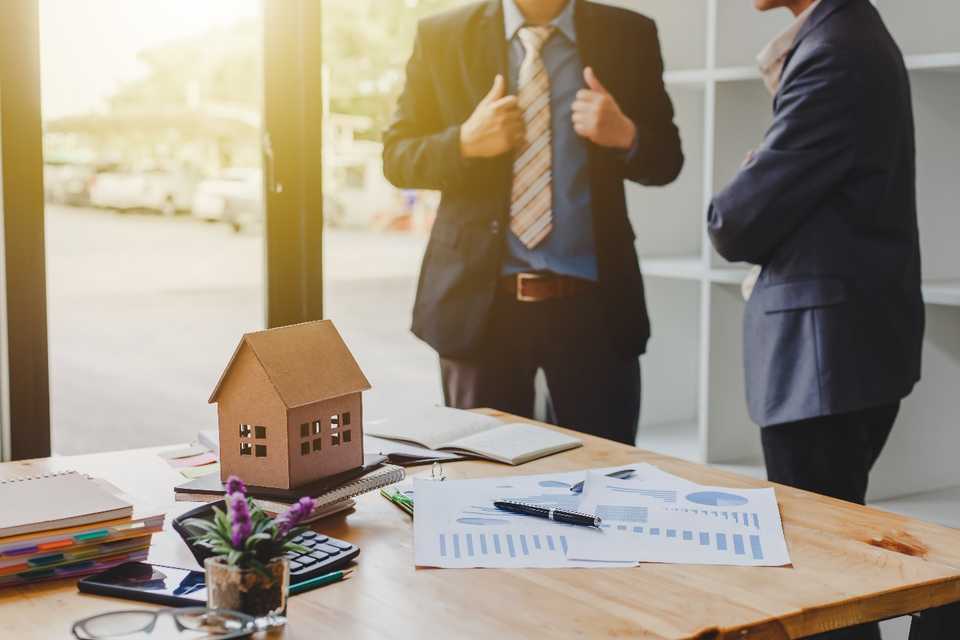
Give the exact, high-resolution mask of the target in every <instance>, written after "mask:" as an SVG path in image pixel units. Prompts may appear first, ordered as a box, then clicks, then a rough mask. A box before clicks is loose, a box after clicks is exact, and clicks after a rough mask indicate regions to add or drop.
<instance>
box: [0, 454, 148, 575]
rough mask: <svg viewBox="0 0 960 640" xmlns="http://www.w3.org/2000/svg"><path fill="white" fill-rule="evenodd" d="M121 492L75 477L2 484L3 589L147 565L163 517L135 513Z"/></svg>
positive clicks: (0, 562) (45, 477)
mask: <svg viewBox="0 0 960 640" xmlns="http://www.w3.org/2000/svg"><path fill="white" fill-rule="evenodd" d="M116 493H117V492H116V489H114V488H112V487H110V486H109V485H107V484H106V483H102V482H100V481H97V480H93V479H90V478H87V477H86V476H82V475H80V474H77V473H74V472H65V473H56V474H48V475H43V476H35V477H30V478H17V479H12V480H6V481H0V504H2V505H4V509H3V510H2V512H0V586H6V585H13V584H23V583H29V582H37V581H41V580H51V579H55V578H64V577H69V576H77V575H84V574H88V573H94V572H97V571H100V570H102V569H105V568H108V567H111V566H114V565H117V564H120V563H122V562H127V561H129V560H145V559H146V557H147V552H148V550H149V548H150V541H151V536H152V534H153V533H155V532H157V531H160V530H161V529H162V528H163V520H164V516H163V515H162V514H160V515H145V514H138V513H134V512H133V509H132V508H131V506H130V504H129V502H127V501H126V500H125V499H124V498H122V497H120V496H118V495H116Z"/></svg>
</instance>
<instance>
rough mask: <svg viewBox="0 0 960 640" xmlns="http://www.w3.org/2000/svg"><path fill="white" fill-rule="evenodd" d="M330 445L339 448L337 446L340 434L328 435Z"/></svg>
mask: <svg viewBox="0 0 960 640" xmlns="http://www.w3.org/2000/svg"><path fill="white" fill-rule="evenodd" d="M330 444H331V445H333V446H334V447H339V446H340V434H339V433H331V434H330Z"/></svg>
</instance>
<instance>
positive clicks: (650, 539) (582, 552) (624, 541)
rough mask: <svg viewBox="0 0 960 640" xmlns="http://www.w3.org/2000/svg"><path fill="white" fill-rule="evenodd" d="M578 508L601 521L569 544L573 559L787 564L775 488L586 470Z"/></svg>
mask: <svg viewBox="0 0 960 640" xmlns="http://www.w3.org/2000/svg"><path fill="white" fill-rule="evenodd" d="M579 508H580V510H581V511H584V512H586V513H595V514H596V515H597V516H599V517H600V518H602V520H603V524H602V525H601V527H600V529H599V530H588V533H589V534H590V535H582V536H578V537H577V538H576V540H573V541H571V544H570V548H569V550H568V554H567V555H568V557H569V558H571V559H578V560H583V561H626V560H630V559H633V560H636V561H638V562H669V563H681V564H724V565H742V566H784V565H789V564H790V554H789V552H788V549H787V544H786V539H785V537H784V535H783V524H782V522H781V520H780V510H779V507H778V506H777V499H776V495H775V493H774V490H773V488H767V489H733V488H726V487H710V486H703V485H698V484H695V483H692V482H690V481H688V480H684V479H682V478H677V477H675V476H671V475H670V474H667V473H664V472H660V474H659V475H658V476H657V477H650V476H648V477H646V478H644V479H639V480H636V479H628V480H619V479H615V478H610V477H606V476H604V475H603V474H597V473H592V472H591V473H588V474H587V479H586V482H585V483H584V489H583V498H582V500H581V502H580V505H579Z"/></svg>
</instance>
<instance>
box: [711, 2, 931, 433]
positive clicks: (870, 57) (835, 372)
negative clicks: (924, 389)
mask: <svg viewBox="0 0 960 640" xmlns="http://www.w3.org/2000/svg"><path fill="white" fill-rule="evenodd" d="M773 111H774V120H773V124H772V125H771V127H770V129H769V130H768V131H767V134H766V137H765V139H764V141H763V144H762V145H761V146H760V148H759V149H758V150H757V151H756V153H755V154H754V157H753V159H752V161H750V162H749V163H748V164H747V165H746V166H745V167H743V168H742V169H741V171H740V172H739V173H738V174H737V176H736V177H735V178H734V179H733V181H732V182H731V183H730V184H729V185H728V186H727V187H726V188H725V189H724V190H723V191H721V192H720V193H718V194H717V195H716V197H714V199H713V202H712V203H711V206H710V210H709V213H708V224H709V231H710V237H711V239H712V241H713V244H714V246H715V247H716V249H717V251H718V252H719V253H720V254H721V255H723V256H724V257H725V258H727V259H728V260H732V261H746V262H752V263H754V264H759V265H762V266H763V272H762V274H761V276H760V279H759V281H758V283H757V286H756V288H755V290H754V292H753V295H752V297H751V298H750V300H749V302H748V303H747V306H746V311H745V322H744V364H745V370H746V389H747V404H748V405H749V410H750V416H751V418H752V419H753V420H754V421H755V422H756V423H757V424H759V425H762V426H767V425H773V424H781V423H785V422H793V421H797V420H803V419H806V418H813V417H817V416H824V415H833V414H842V413H848V412H851V411H856V410H860V409H865V408H869V407H873V406H879V405H883V404H888V403H892V402H896V401H898V400H900V399H901V398H903V397H904V396H906V395H907V394H909V393H910V391H911V389H912V388H913V386H914V384H915V383H916V381H917V380H919V378H920V351H921V346H922V341H923V328H924V308H923V300H922V297H921V293H920V246H919V239H918V232H917V205H916V179H915V146H914V127H913V112H912V107H911V98H910V81H909V77H908V74H907V71H906V68H905V66H904V63H903V56H902V55H901V53H900V50H899V49H898V48H897V45H896V43H895V42H894V41H893V38H892V37H891V36H890V34H889V32H888V31H887V29H886V27H885V26H884V24H883V22H882V20H881V18H880V15H879V13H878V12H877V10H876V9H875V8H874V7H873V5H871V3H870V2H869V1H868V0H822V1H821V3H820V5H819V6H817V8H816V9H814V11H813V13H812V14H811V16H810V18H809V20H808V21H807V23H806V24H805V25H804V27H803V28H802V29H801V31H800V33H799V34H798V36H797V39H796V41H795V43H794V46H793V49H792V50H791V52H790V54H789V56H788V58H787V60H786V63H785V65H784V70H783V73H782V76H781V83H780V89H779V91H778V93H777V95H776V96H775V98H774V102H773Z"/></svg>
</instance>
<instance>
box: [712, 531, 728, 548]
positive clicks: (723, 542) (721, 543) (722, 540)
mask: <svg viewBox="0 0 960 640" xmlns="http://www.w3.org/2000/svg"><path fill="white" fill-rule="evenodd" d="M714 537H715V538H716V539H717V549H719V550H720V551H726V550H727V534H725V533H717V534H714Z"/></svg>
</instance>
